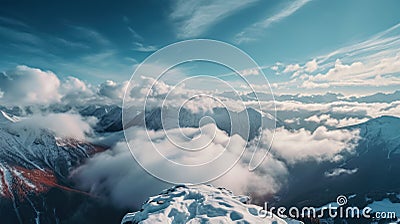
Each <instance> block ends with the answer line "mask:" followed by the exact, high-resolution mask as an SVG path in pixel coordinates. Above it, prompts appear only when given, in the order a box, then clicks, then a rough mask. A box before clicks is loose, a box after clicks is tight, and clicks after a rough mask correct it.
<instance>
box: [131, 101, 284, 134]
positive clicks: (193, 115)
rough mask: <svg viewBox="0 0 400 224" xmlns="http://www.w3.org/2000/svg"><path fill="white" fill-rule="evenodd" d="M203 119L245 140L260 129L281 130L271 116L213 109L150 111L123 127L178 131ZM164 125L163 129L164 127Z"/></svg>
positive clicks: (262, 113) (248, 109)
mask: <svg viewBox="0 0 400 224" xmlns="http://www.w3.org/2000/svg"><path fill="white" fill-rule="evenodd" d="M203 117H209V118H211V119H212V120H213V121H214V122H215V124H216V125H217V127H218V128H219V129H220V130H223V131H225V132H227V133H228V134H229V135H232V134H239V135H240V136H242V137H243V138H244V139H247V140H252V139H254V138H255V137H256V136H257V135H258V134H259V131H260V128H273V127H275V124H276V126H278V127H280V126H283V125H284V123H283V122H281V121H280V120H279V119H277V118H276V117H274V116H273V115H271V114H269V113H265V112H259V111H257V110H255V109H253V108H247V109H245V110H243V111H239V112H235V111H229V110H227V109H225V108H218V107H216V108H213V109H212V110H211V111H199V112H193V111H191V110H188V109H185V108H180V109H179V110H178V109H176V108H160V107H156V108H152V109H149V110H146V111H144V112H141V113H139V114H138V115H136V116H134V118H133V119H132V120H129V121H125V122H126V124H125V127H130V126H144V123H145V124H146V128H147V129H150V130H160V129H163V128H164V129H170V128H177V127H199V124H200V122H201V120H202V118H203ZM163 121H164V122H165V123H164V124H165V126H163Z"/></svg>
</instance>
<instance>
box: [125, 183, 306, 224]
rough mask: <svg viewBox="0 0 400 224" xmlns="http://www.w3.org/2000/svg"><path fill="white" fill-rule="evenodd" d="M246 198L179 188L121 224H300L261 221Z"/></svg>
mask: <svg viewBox="0 0 400 224" xmlns="http://www.w3.org/2000/svg"><path fill="white" fill-rule="evenodd" d="M248 201H249V198H248V197H247V196H235V195H233V194H232V192H230V191H229V190H226V189H224V188H214V187H212V186H208V185H197V186H185V185H179V186H175V187H172V188H170V189H167V190H164V191H163V192H161V193H160V194H159V195H157V196H154V197H151V198H149V199H148V201H147V202H146V203H145V204H144V205H143V206H142V209H141V210H140V211H139V212H135V213H128V214H127V215H125V217H124V218H123V220H122V222H121V224H128V223H129V224H131V223H141V224H152V223H164V224H166V223H176V224H178V223H179V224H181V223H191V224H195V223H275V224H285V223H293V224H294V223H302V222H299V221H295V220H287V221H285V220H283V219H280V218H278V217H277V216H275V215H274V216H273V217H269V216H267V217H265V218H261V217H259V216H258V211H259V210H260V209H261V207H259V206H256V205H251V204H246V203H247V202H248Z"/></svg>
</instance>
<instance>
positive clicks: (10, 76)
mask: <svg viewBox="0 0 400 224" xmlns="http://www.w3.org/2000/svg"><path fill="white" fill-rule="evenodd" d="M59 87H60V80H59V79H58V77H57V76H56V75H55V74H54V73H53V72H51V71H42V70H40V69H37V68H30V67H27V66H24V65H20V66H17V67H16V68H15V69H14V70H11V71H8V72H5V73H2V74H0V89H1V91H2V92H3V97H2V98H1V99H0V100H1V101H0V102H1V103H2V104H6V105H7V104H14V105H26V104H49V103H53V102H59V101H60V99H61V95H60V93H59Z"/></svg>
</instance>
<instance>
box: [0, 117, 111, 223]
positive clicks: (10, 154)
mask: <svg viewBox="0 0 400 224" xmlns="http://www.w3.org/2000/svg"><path fill="white" fill-rule="evenodd" d="M20 120H21V119H20V118H18V117H16V116H14V115H11V114H8V113H6V112H4V111H0V207H1V209H2V212H1V214H3V215H4V214H6V215H5V216H6V217H7V219H6V221H5V223H17V222H19V223H32V222H33V221H34V220H35V222H37V223H41V222H42V221H44V223H55V222H56V220H57V215H56V213H57V212H58V211H57V210H56V208H58V207H57V206H55V205H54V206H50V205H46V204H47V200H54V199H51V197H50V196H49V194H54V191H53V189H58V190H57V191H58V192H59V193H57V195H58V197H61V196H62V195H63V194H64V193H62V192H66V194H71V193H72V194H74V193H76V194H83V195H84V194H85V193H84V192H80V191H78V190H75V189H73V188H72V187H71V185H70V183H69V180H68V176H69V174H70V171H71V170H72V169H73V168H74V167H76V166H78V165H79V164H81V163H83V161H84V160H85V159H87V158H88V157H89V156H90V155H92V154H94V153H96V152H98V151H99V150H103V149H102V148H100V147H97V146H94V145H92V144H90V143H87V142H83V141H79V140H76V139H65V138H59V137H56V136H54V134H53V133H52V132H50V131H49V130H45V129H37V128H32V127H28V126H24V125H23V124H20V122H19V121H20ZM60 192H61V193H60ZM53 209H54V211H53ZM1 217H3V216H1ZM51 220H53V221H51Z"/></svg>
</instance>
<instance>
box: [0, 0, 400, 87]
mask: <svg viewBox="0 0 400 224" xmlns="http://www.w3.org/2000/svg"><path fill="white" fill-rule="evenodd" d="M0 4H1V7H0V41H1V43H2V44H1V45H0V51H1V52H2V54H1V55H0V71H2V72H7V71H10V70H13V69H15V67H16V66H20V65H24V66H27V67H30V68H38V69H40V70H43V71H48V70H50V71H52V72H54V73H55V74H56V75H57V76H58V77H59V78H60V79H61V80H62V79H66V78H68V77H70V76H72V77H76V78H78V79H80V80H83V81H84V82H87V83H92V84H94V85H99V84H101V83H104V82H105V81H107V80H113V81H115V82H123V81H125V80H128V79H129V78H130V77H131V75H132V72H133V71H134V69H135V68H136V67H137V66H138V64H140V63H141V62H142V61H143V60H144V59H145V58H146V57H148V56H149V55H151V54H152V53H154V52H155V51H157V50H158V49H160V48H163V47H165V46H167V45H169V44H172V43H175V42H177V41H182V40H190V39H196V38H209V39H213V40H219V41H224V42H226V43H229V44H232V45H234V46H236V47H238V48H240V49H242V50H243V51H244V52H246V53H247V54H249V55H250V56H251V57H252V58H253V59H254V60H255V61H256V62H257V63H258V65H259V66H260V67H261V68H262V69H263V72H264V74H260V73H257V72H255V73H254V74H250V75H253V76H260V75H265V76H266V77H267V79H268V80H269V81H270V83H271V84H272V88H273V90H274V92H276V93H304V94H307V93H324V92H342V93H345V94H370V93H374V92H393V91H395V90H397V89H399V86H400V77H399V74H400V59H399V58H400V56H399V53H398V52H400V51H399V50H400V49H399V48H400V27H399V26H400V25H399V24H400V14H399V13H398V9H399V7H400V2H399V1H396V0H384V1H362V0H353V1H345V0H338V1H328V0H293V1H277V0H271V1H261V0H232V1H228V2H227V1H222V0H207V1H196V0H187V1H184V0H171V1H155V0H150V1H119V2H118V4H116V3H115V2H113V1H84V2H71V1H64V2H63V1H45V0H44V1H8V0H2V1H1V2H0ZM227 57H229V56H228V55H227ZM249 69H251V68H249ZM193 70H195V71H193ZM200 70H201V69H200ZM203 70H204V68H203ZM183 71H184V73H187V74H188V75H189V74H190V73H192V72H193V73H194V72H196V73H199V68H197V69H196V66H187V67H186V68H184V69H183ZM202 72H204V71H202ZM206 72H208V73H211V74H215V75H218V72H221V71H219V70H218V69H216V70H212V69H210V70H207V71H206ZM254 78H255V79H257V77H254Z"/></svg>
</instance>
